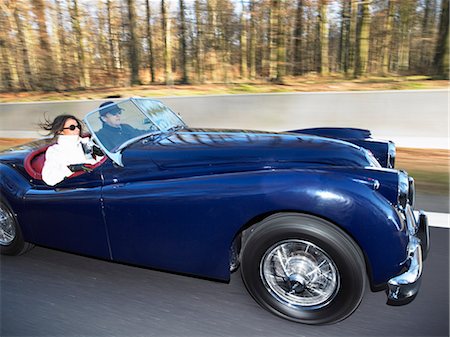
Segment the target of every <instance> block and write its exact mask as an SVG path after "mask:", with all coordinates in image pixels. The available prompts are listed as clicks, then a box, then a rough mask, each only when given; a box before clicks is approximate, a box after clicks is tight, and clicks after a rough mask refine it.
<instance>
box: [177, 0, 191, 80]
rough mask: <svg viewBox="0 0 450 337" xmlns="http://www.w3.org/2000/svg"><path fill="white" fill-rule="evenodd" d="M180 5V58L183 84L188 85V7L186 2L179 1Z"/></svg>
mask: <svg viewBox="0 0 450 337" xmlns="http://www.w3.org/2000/svg"><path fill="white" fill-rule="evenodd" d="M179 5H180V45H181V51H180V57H181V73H182V75H181V76H182V77H181V83H183V84H188V83H189V76H188V69H187V68H188V65H187V63H188V55H187V32H186V17H185V11H186V6H185V4H184V0H179Z"/></svg>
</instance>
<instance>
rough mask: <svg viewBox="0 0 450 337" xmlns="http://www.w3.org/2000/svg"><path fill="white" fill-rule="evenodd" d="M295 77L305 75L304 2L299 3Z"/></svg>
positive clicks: (296, 19)
mask: <svg viewBox="0 0 450 337" xmlns="http://www.w3.org/2000/svg"><path fill="white" fill-rule="evenodd" d="M293 61H294V71H293V73H294V75H295V76H298V75H302V74H303V0H298V1H297V11H296V17H295V29H294V55H293Z"/></svg>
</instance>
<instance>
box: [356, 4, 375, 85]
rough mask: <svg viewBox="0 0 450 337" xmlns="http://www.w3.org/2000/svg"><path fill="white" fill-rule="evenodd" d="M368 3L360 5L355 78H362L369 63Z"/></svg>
mask: <svg viewBox="0 0 450 337" xmlns="http://www.w3.org/2000/svg"><path fill="white" fill-rule="evenodd" d="M370 3H371V0H365V1H363V2H362V3H361V6H362V10H361V12H362V13H361V15H362V19H361V28H360V29H359V30H358V33H357V39H356V43H357V48H356V58H355V73H354V76H355V77H360V76H364V75H365V74H366V73H367V67H368V63H369V35H370Z"/></svg>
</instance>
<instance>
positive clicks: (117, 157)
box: [83, 97, 186, 167]
mask: <svg viewBox="0 0 450 337" xmlns="http://www.w3.org/2000/svg"><path fill="white" fill-rule="evenodd" d="M127 101H129V102H130V103H132V104H133V105H134V106H135V107H136V109H137V110H138V111H139V112H140V113H141V114H142V115H143V116H142V117H145V118H146V119H148V120H149V121H150V122H151V123H152V125H153V126H155V127H156V128H157V130H156V131H151V132H145V133H143V134H141V135H138V136H136V137H133V138H130V139H128V140H126V141H125V142H123V143H122V144H120V145H119V146H117V148H115V149H113V150H110V149H108V148H107V147H106V146H105V145H104V144H103V143H102V142H101V141H100V139H99V137H98V136H97V133H96V132H95V131H94V130H95V129H94V127H93V125H91V123H90V122H89V117H91V116H92V115H97V114H98V113H99V111H100V110H101V108H97V109H95V110H93V111H91V112H89V113H87V114H86V116H85V117H84V119H83V122H84V124H85V125H86V127H87V128H88V130H89V132H90V134H91V138H92V139H93V141H94V142H95V143H96V144H97V145H98V146H99V147H100V148H101V149H102V151H103V152H104V153H105V155H107V156H108V157H109V158H110V159H111V160H112V161H113V162H115V163H116V164H117V165H119V166H121V167H123V166H124V165H123V162H122V152H123V150H124V149H125V148H127V147H128V146H129V145H131V144H134V143H136V142H138V141H139V140H141V139H144V138H147V137H152V136H153V138H154V139H157V138H159V137H158V136H159V135H161V134H163V133H167V132H171V131H172V130H177V129H178V128H185V127H186V124H185V123H184V121H183V120H182V118H181V116H180V115H179V114H177V113H175V112H173V111H172V110H171V109H170V108H169V107H167V106H166V105H165V104H164V103H162V102H161V101H158V100H154V99H150V98H134V97H132V98H128V99H125V100H121V101H117V102H114V103H113V104H115V105H117V104H121V103H125V102H127ZM140 101H150V102H153V103H156V104H160V105H162V106H163V107H164V111H165V112H166V113H167V112H169V113H170V114H171V116H172V117H175V118H174V120H175V121H176V123H174V124H173V125H169V127H167V128H163V127H162V124H161V123H158V122H157V121H156V120H155V118H154V117H155V116H154V114H150V113H148V112H146V111H145V109H143V107H142V103H140ZM97 132H98V131H97Z"/></svg>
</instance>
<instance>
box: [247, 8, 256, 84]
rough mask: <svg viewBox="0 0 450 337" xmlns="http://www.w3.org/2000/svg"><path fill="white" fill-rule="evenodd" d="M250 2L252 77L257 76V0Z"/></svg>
mask: <svg viewBox="0 0 450 337" xmlns="http://www.w3.org/2000/svg"><path fill="white" fill-rule="evenodd" d="M249 2H250V5H249V6H250V51H249V53H250V78H251V79H255V78H256V36H257V35H256V13H255V0H249Z"/></svg>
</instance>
